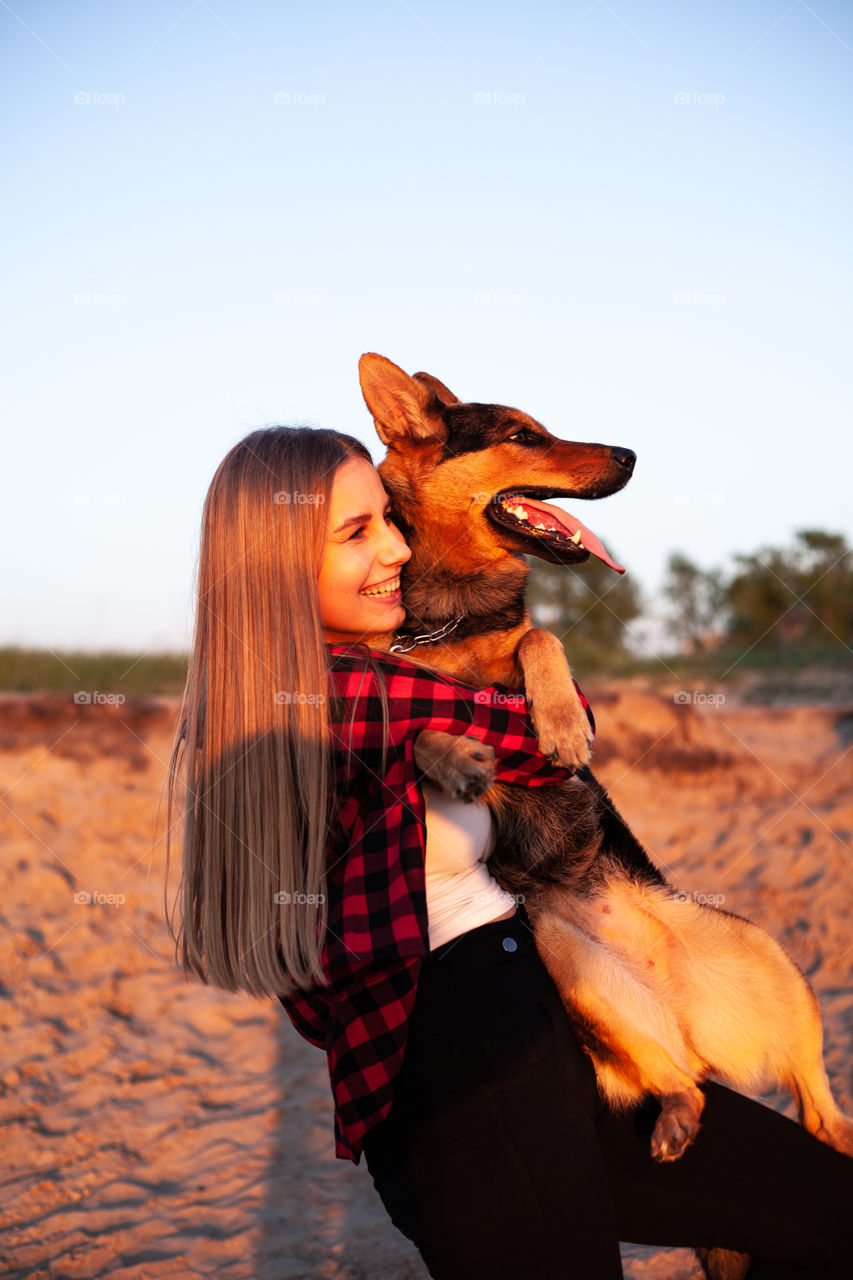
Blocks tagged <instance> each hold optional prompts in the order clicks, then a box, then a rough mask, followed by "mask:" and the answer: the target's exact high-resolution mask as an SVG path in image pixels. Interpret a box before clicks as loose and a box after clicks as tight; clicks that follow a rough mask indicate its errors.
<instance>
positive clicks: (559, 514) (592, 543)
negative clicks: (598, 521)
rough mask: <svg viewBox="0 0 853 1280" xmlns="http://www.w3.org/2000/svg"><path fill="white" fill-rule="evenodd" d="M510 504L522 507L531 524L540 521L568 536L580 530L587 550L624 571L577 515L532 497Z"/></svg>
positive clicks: (613, 567) (616, 568) (617, 570)
mask: <svg viewBox="0 0 853 1280" xmlns="http://www.w3.org/2000/svg"><path fill="white" fill-rule="evenodd" d="M511 505H514V506H522V507H524V509H525V511H526V512H527V515H528V517H529V520H530V523H531V524H532V525H535V524H536V523H537V521H540V522H541V523H542V524H544V525H545V527H546V528H551V529H553V528H557V529H559V530H560V531H561V532H563V533H567V534H568V536H569V537H570V538H573V537H574V536H575V534H576V533H577V532H578V530H580V535H581V542H582V543H583V545H584V546H585V547H586V549H587V551H591V552H592V554H593V555H594V556H597V557H598V559H599V560H603V561H604V563H605V564H609V565H610V568H611V569H615V570H616V572H617V573H624V572H625V570H624V568H623V566H622V565H621V564H617V563H616V561H615V560H613V559H612V558H611V556H609V555H608V553H607V551H606V550H605V548H604V545H603V544H602V543H601V542H599V540H598V538H596V536H595V534H594V533H593V532H592V530H591V529H587V527H586V525H585V524H581V522H580V520H578V518H577V516H570V515H569V513H568V512H567V511H561V510H560V508H559V507H554V506H552V505H551V503H550V502H535V501H534V500H533V499H532V498H521V499H520V500H518V501H517V502H516V503H513V504H511Z"/></svg>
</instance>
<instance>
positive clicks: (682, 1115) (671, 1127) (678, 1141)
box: [652, 1098, 701, 1164]
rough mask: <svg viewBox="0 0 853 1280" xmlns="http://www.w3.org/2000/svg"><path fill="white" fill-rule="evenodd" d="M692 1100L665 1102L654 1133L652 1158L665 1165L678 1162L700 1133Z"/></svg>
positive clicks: (697, 1115)
mask: <svg viewBox="0 0 853 1280" xmlns="http://www.w3.org/2000/svg"><path fill="white" fill-rule="evenodd" d="M700 1114H701V1112H700V1111H699V1110H698V1109H697V1107H696V1105H695V1103H694V1102H693V1101H692V1100H691V1099H682V1098H679V1100H678V1101H665V1102H664V1107H663V1110H662V1111H661V1113H660V1115H659V1116H658V1118H657V1124H656V1125H655V1128H654V1132H653V1133H652V1158H653V1159H654V1160H657V1161H658V1162H659V1163H661V1164H663V1163H664V1162H665V1161H668V1160H677V1159H678V1158H679V1156H681V1155H683V1154H684V1152H685V1151H686V1150H687V1148H688V1147H689V1146H690V1144H691V1142H692V1141H693V1139H694V1138H695V1137H696V1135H697V1133H698V1132H699V1116H700Z"/></svg>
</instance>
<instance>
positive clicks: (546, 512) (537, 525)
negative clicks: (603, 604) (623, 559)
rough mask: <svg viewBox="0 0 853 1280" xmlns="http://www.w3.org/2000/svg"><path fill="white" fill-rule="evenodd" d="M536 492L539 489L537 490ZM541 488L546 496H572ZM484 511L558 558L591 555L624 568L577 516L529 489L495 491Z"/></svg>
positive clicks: (583, 557) (618, 567) (571, 559)
mask: <svg viewBox="0 0 853 1280" xmlns="http://www.w3.org/2000/svg"><path fill="white" fill-rule="evenodd" d="M538 492H540V491H539V490H537V493H538ZM542 492H543V493H544V496H546V497H549V498H557V497H571V496H572V495H571V494H570V493H565V492H561V491H560V490H556V491H555V490H546V491H542ZM487 511H488V514H489V516H490V517H491V518H492V519H493V520H494V521H495V522H496V523H497V524H500V525H502V526H503V527H504V528H506V529H511V530H512V531H513V533H518V534H519V535H521V536H522V537H524V538H529V539H530V540H531V541H537V542H540V543H545V545H546V546H547V548H548V550H549V551H550V552H552V553H554V554H555V555H556V556H557V557H558V558H559V559H560V560H565V561H568V562H569V563H572V562H575V563H577V562H578V561H581V560H586V559H588V557H589V556H590V555H594V556H596V557H597V559H599V560H602V561H603V562H604V564H606V565H609V566H610V568H611V569H615V570H616V572H617V573H624V572H625V570H624V568H623V566H622V565H621V564H617V563H616V561H615V560H614V559H613V558H612V556H611V555H610V554H609V552H608V551H607V549H606V548H605V546H604V544H603V543H602V542H601V541H600V540H599V539H598V538H597V537H596V535H595V534H594V533H593V532H592V530H591V529H588V528H587V527H586V525H585V524H582V523H581V521H580V520H578V518H577V516H573V515H570V514H569V512H568V511H563V510H562V509H561V508H560V507H555V506H552V505H551V503H548V502H544V501H542V499H541V498H539V497H536V498H534V497H532V496H531V491H530V490H528V491H526V492H523V491H521V490H516V491H515V492H513V493H496V494H494V495H493V497H492V499H491V501H490V502H489V504H488V507H487ZM533 554H534V555H535V554H536V552H535V551H533Z"/></svg>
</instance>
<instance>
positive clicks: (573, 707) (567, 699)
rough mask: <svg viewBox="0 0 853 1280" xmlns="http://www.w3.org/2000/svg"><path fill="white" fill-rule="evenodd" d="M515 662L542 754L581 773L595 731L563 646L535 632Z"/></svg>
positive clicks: (525, 637)
mask: <svg viewBox="0 0 853 1280" xmlns="http://www.w3.org/2000/svg"><path fill="white" fill-rule="evenodd" d="M516 658H517V660H518V664H519V666H520V667H521V671H522V674H523V676H524V694H525V697H526V698H527V703H528V710H529V712H530V718H531V720H532V721H533V727H534V728H535V730H536V735H537V737H538V739H539V750H540V751H541V752H542V754H543V756H550V757H551V758H552V760H554V761H555V762H557V763H559V764H562V765H564V766H565V767H566V768H567V769H579V768H580V767H581V766H582V765H585V764H586V763H587V761H588V760H589V753H590V748H591V746H592V730H591V729H590V726H589V720H588V719H587V715H586V712H585V711H584V709H583V706H582V704H581V700H580V698H579V697H578V694H577V690H576V689H575V686H574V683H573V681H572V673H571V670H570V668H569V664H568V662H567V661H566V654H565V650H564V649H563V646H562V644H561V643H560V641H559V640H558V639H557V637H556V636H555V635H552V634H551V632H550V631H541V630H539V629H538V628H534V629H533V630H532V631H526V632H525V633H524V635H523V636H522V637H521V640H520V641H519V644H518V648H517V650H516Z"/></svg>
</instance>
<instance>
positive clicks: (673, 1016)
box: [359, 353, 853, 1276]
mask: <svg viewBox="0 0 853 1280" xmlns="http://www.w3.org/2000/svg"><path fill="white" fill-rule="evenodd" d="M359 375H360V381H361V389H362V393H363V395H364V399H365V403H366V404H367V407H368V410H369V412H370V413H371V415H372V417H373V420H374V424H375V426H376V430H377V432H378V435H379V438H380V440H381V441H382V443H383V444H384V445H385V446H386V448H387V453H386V456H385V458H384V459H383V461H382V462H381V463H380V465H379V468H378V470H379V473H380V475H381V477H382V481H383V483H384V486H385V489H386V491H387V492H388V495H389V497H390V499H391V502H392V506H393V508H394V514H395V519H396V521H397V524H398V526H399V528H400V531H401V533H402V534H403V536H404V537H405V539H406V541H407V543H408V545H409V547H410V548H411V552H412V555H411V559H410V560H409V561H408V562H407V564H406V565H405V566H404V567H403V570H402V588H403V603H404V605H405V608H406V622H405V624H404V627H403V628H402V629H401V632H402V633H407V634H408V635H409V639H410V640H411V643H410V644H409V643H404V642H403V641H402V640H401V634H400V633H397V634H396V635H388V636H384V637H382V638H381V639H380V640H379V641H374V642H373V643H374V646H375V647H378V648H384V649H387V650H389V651H397V652H405V655H406V657H407V658H408V659H410V660H412V661H415V662H418V663H421V664H422V665H424V666H429V667H431V668H434V669H439V670H441V671H444V672H447V673H449V674H451V675H454V676H457V677H458V678H459V679H461V680H466V681H468V682H470V683H475V684H478V685H480V686H481V687H483V686H487V685H491V684H495V683H499V684H503V685H505V686H508V688H509V689H511V690H517V691H519V692H523V693H524V695H525V697H526V699H527V704H528V709H529V712H530V716H531V719H532V722H533V725H534V728H535V731H536V734H537V737H538V740H539V746H540V750H541V751H542V752H543V753H544V754H545V755H548V756H550V757H551V758H552V759H553V760H555V761H559V762H560V763H562V764H563V765H565V766H566V767H567V768H570V769H573V770H574V773H573V776H572V777H571V778H570V779H569V780H568V781H567V782H566V783H565V784H561V785H560V786H556V787H548V788H537V789H536V790H535V791H534V790H527V789H526V788H523V787H510V786H507V785H492V781H493V770H492V767H491V763H490V760H489V757H488V753H489V750H490V749H489V748H487V747H485V744H482V743H480V742H478V741H477V740H476V739H473V738H459V737H456V738H454V737H453V736H452V735H449V734H445V733H438V732H436V731H432V730H426V731H423V732H422V733H421V734H420V735H419V738H418V742H417V744H416V759H417V763H418V766H419V768H421V770H422V771H423V772H424V773H425V774H426V775H427V776H429V777H430V778H431V780H432V781H434V782H436V783H437V784H438V785H440V786H442V787H443V788H444V789H445V790H446V791H449V792H450V793H452V794H457V795H460V796H462V797H463V798H465V799H469V800H471V799H479V800H480V802H483V803H487V804H488V806H489V809H490V811H491V813H492V817H493V819H494V822H495V828H496V831H495V845H494V849H493V852H492V854H491V855H490V859H489V868H490V870H491V871H492V873H493V874H494V876H495V878H496V879H497V880H498V882H499V883H500V884H501V885H502V886H503V887H504V888H505V889H507V890H508V891H509V892H510V893H512V894H515V895H522V894H523V895H524V898H523V900H524V902H525V906H526V908H527V911H528V914H529V915H530V918H531V921H532V924H533V929H534V935H535V940H536V946H537V949H538V951H539V953H540V955H541V957H542V960H543V962H544V963H545V965H546V967H547V969H548V971H549V973H550V975H551V977H552V979H553V981H554V983H555V985H556V986H557V988H558V990H559V992H560V995H561V997H562V999H563V1002H564V1004H565V1006H566V1009H567V1011H568V1013H569V1016H570V1018H571V1020H572V1022H573V1024H574V1026H575V1028H576V1031H577V1033H578V1035H579V1037H580V1039H581V1042H582V1044H583V1046H584V1048H585V1050H586V1052H587V1053H588V1054H589V1055H590V1057H591V1058H592V1061H593V1063H594V1065H595V1070H596V1075H597V1079H598V1084H599V1088H600V1090H601V1093H602V1095H603V1096H604V1097H605V1098H606V1099H607V1101H608V1102H609V1104H610V1105H611V1106H612V1107H615V1108H623V1107H628V1106H632V1105H634V1104H636V1103H637V1102H638V1101H639V1100H640V1099H641V1098H643V1097H644V1096H645V1095H647V1094H649V1093H651V1094H654V1095H655V1096H656V1097H657V1098H658V1099H659V1101H660V1104H661V1111H660V1115H659V1117H658V1119H657V1122H656V1124H655V1128H654V1133H653V1135H652V1154H653V1156H654V1158H655V1159H656V1160H659V1161H671V1160H676V1159H678V1157H679V1156H680V1155H681V1154H682V1152H683V1151H684V1150H685V1149H686V1147H687V1146H688V1145H689V1144H690V1143H691V1142H692V1141H693V1140H694V1138H695V1136H696V1134H697V1132H698V1130H699V1127H700V1122H701V1114H702V1108H703V1104H704V1095H703V1094H702V1091H701V1089H700V1087H699V1086H700V1084H701V1082H702V1081H703V1080H704V1079H706V1078H708V1077H715V1078H717V1079H719V1080H721V1081H723V1082H725V1083H727V1084H730V1085H732V1086H733V1087H734V1088H736V1089H739V1090H741V1091H743V1092H747V1093H755V1092H761V1091H765V1090H768V1089H772V1088H775V1087H778V1086H781V1087H785V1088H787V1089H789V1090H790V1092H791V1093H792V1094H793V1096H794V1098H795V1100H796V1102H797V1106H798V1109H799V1115H800V1120H801V1122H802V1124H804V1125H805V1127H806V1128H807V1129H808V1130H809V1131H810V1132H811V1133H813V1134H815V1135H816V1136H817V1137H818V1138H820V1139H821V1140H822V1141H824V1142H826V1143H828V1144H829V1145H831V1146H833V1147H835V1148H837V1149H838V1150H840V1151H843V1152H846V1153H847V1154H849V1155H853V1121H851V1119H849V1118H848V1117H847V1116H845V1115H844V1113H843V1112H842V1111H841V1110H840V1109H839V1108H838V1106H837V1105H836V1103H835V1101H834V1099H833V1097H832V1094H831V1091H830V1088H829V1082H828V1080H827V1076H826V1071H825V1068H824V1063H823V1052H822V1043H823V1032H822V1025H821V1018H820V1012H819V1009H818V1004H817V1000H816V998H815V995H814V992H813V991H812V988H811V986H810V985H809V983H808V982H807V980H806V978H805V977H804V976H803V975H802V974H801V973H800V971H799V970H798V969H797V968H796V966H795V965H794V963H793V962H792V961H791V960H790V959H789V957H788V956H787V955H786V954H785V952H784V951H783V950H782V948H781V947H780V946H779V945H778V944H777V943H776V942H775V941H774V940H773V939H772V938H771V937H770V936H769V935H768V934H767V933H765V932H764V931H763V930H762V929H761V928H759V927H758V926H756V925H754V924H752V923H751V922H749V921H747V920H745V919H743V918H742V917H740V916H737V915H734V914H733V913H731V912H728V911H723V910H720V909H718V908H716V907H713V906H706V905H701V904H698V903H695V902H694V901H692V900H691V899H689V898H687V896H686V895H683V894H678V893H677V892H676V891H675V889H674V888H673V886H672V885H670V884H669V882H668V881H667V880H666V878H665V877H664V875H663V874H662V873H661V872H660V870H659V869H658V868H657V867H656V866H655V865H654V863H653V862H652V861H651V859H650V858H649V856H648V854H647V853H646V851H645V849H644V848H643V847H642V845H641V844H640V842H639V841H638V840H637V839H636V837H635V836H634V834H633V833H632V831H631V830H630V828H629V826H628V824H627V823H626V822H625V821H624V819H623V818H622V817H621V816H620V814H619V813H618V811H617V810H616V807H615V806H614V804H613V802H612V800H611V799H610V797H609V796H608V795H607V793H606V791H605V790H604V788H603V787H602V786H601V785H600V783H599V782H598V781H597V779H596V778H595V776H594V775H593V773H592V771H591V770H590V769H589V767H588V765H587V760H588V757H589V751H590V745H591V744H590V730H589V722H588V720H587V717H586V715H585V713H584V710H583V707H582V705H581V703H580V700H579V698H578V694H577V692H576V689H575V686H574V683H573V680H572V676H571V671H570V669H569V666H568V663H567V661H566V657H565V652H564V650H563V646H562V644H561V642H560V641H559V640H558V639H557V637H555V636H553V635H551V634H550V633H549V632H546V631H543V630H539V629H536V628H533V626H532V624H531V620H530V616H529V613H528V610H527V606H526V603H525V582H526V579H527V576H528V573H529V568H528V566H527V564H526V562H525V560H524V558H523V557H524V556H525V555H535V556H537V557H539V558H540V559H543V560H547V561H550V562H552V563H555V564H561V565H566V566H571V565H576V564H579V563H581V562H582V561H584V560H586V559H588V557H589V555H590V554H591V553H592V554H594V555H596V556H597V557H599V558H600V559H602V560H604V561H605V562H606V563H608V564H609V565H610V566H611V567H612V568H613V569H614V570H616V571H619V572H622V568H621V566H619V565H617V564H616V563H615V562H614V561H613V560H612V559H611V558H610V556H609V555H608V553H607V552H606V550H605V549H604V547H603V545H602V544H601V542H600V541H599V540H598V538H597V537H596V536H595V535H594V534H593V533H592V531H591V530H589V529H587V528H586V526H585V525H583V524H582V523H581V522H580V521H579V520H578V519H576V518H575V517H574V516H571V515H568V514H567V513H566V512H564V511H562V510H561V509H560V508H558V507H555V506H551V505H549V504H548V502H547V501H546V500H547V499H548V498H551V497H564V498H582V499H590V498H593V499H595V498H602V497H605V496H607V495H609V494H613V493H616V492H617V491H619V490H620V489H622V488H623V487H624V486H625V485H626V484H627V483H628V481H629V480H630V478H631V474H632V472H633V468H634V463H635V460H636V459H635V455H634V453H633V452H632V451H631V450H629V449H624V448H618V447H613V446H609V445H601V444H582V443H575V442H571V441H564V440H560V439H558V438H557V437H555V436H553V435H552V434H551V433H550V432H549V431H548V430H547V429H546V428H545V427H544V426H543V425H542V424H541V423H539V422H537V421H536V420H535V419H533V418H531V417H530V416H529V415H527V414H526V413H523V412H521V411H519V410H517V409H512V408H508V407H506V406H502V405H494V404H479V403H463V402H461V401H460V400H458V398H457V397H456V396H455V395H454V394H453V393H452V392H451V391H450V390H449V389H448V388H447V387H446V386H445V385H444V384H443V383H442V382H440V381H439V380H438V379H437V378H434V377H432V376H431V375H429V374H425V373H417V374H415V375H414V376H413V377H410V376H409V375H408V374H406V373H404V371H403V370H402V369H400V368H398V366H397V365H395V364H393V363H392V362H391V361H390V360H388V359H386V358H385V357H383V356H380V355H377V354H375V353H368V354H365V355H363V356H362V357H361V360H360V362H359ZM715 1253H717V1254H719V1255H720V1258H723V1257H725V1258H728V1259H730V1260H733V1261H732V1263H731V1266H730V1268H729V1270H728V1271H726V1269H725V1264H724V1263H723V1262H720V1264H719V1266H718V1269H717V1270H713V1267H712V1265H711V1263H710V1262H708V1261H707V1260H705V1265H706V1268H710V1269H709V1270H708V1274H714V1275H716V1276H722V1275H723V1274H724V1272H725V1274H728V1275H731V1276H736V1275H739V1274H743V1266H740V1268H739V1266H738V1264H737V1261H736V1255H724V1254H723V1251H715ZM738 1256H739V1255H738Z"/></svg>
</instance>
